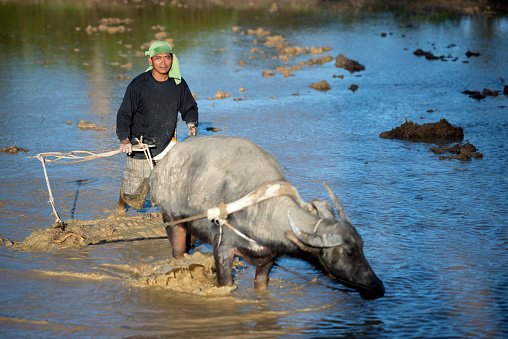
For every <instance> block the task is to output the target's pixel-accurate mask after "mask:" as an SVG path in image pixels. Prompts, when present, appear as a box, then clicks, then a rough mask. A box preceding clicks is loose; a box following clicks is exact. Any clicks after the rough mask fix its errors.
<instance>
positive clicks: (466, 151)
mask: <svg viewBox="0 0 508 339" xmlns="http://www.w3.org/2000/svg"><path fill="white" fill-rule="evenodd" d="M430 151H431V152H433V153H434V154H438V155H440V157H439V160H444V159H449V160H451V159H458V160H462V161H465V160H471V159H472V158H476V159H482V158H483V154H482V153H480V152H477V151H478V149H477V148H476V147H475V146H474V145H473V144H470V143H469V142H468V143H467V144H463V145H461V144H455V145H453V146H445V147H439V146H435V147H431V148H430ZM446 152H448V153H451V154H453V155H442V154H444V153H446Z"/></svg>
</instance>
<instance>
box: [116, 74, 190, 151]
mask: <svg viewBox="0 0 508 339" xmlns="http://www.w3.org/2000/svg"><path fill="white" fill-rule="evenodd" d="M178 112H180V115H181V116H182V120H184V121H185V122H186V123H189V122H195V123H196V126H197V123H198V106H197V104H196V101H195V100H194V98H193V97H192V93H191V91H190V89H189V86H188V85H187V83H186V82H185V80H184V79H182V81H181V82H180V84H178V85H177V84H176V83H175V80H174V79H172V78H169V79H168V80H166V81H163V82H159V81H157V80H155V79H154V77H153V76H152V72H144V73H142V74H140V75H138V76H137V77H136V78H134V79H133V80H132V81H131V83H130V84H129V86H128V87H127V90H126V91H125V96H124V98H123V101H122V104H121V105H120V109H119V110H118V113H117V116H116V134H117V136H118V138H119V139H120V140H125V139H129V140H130V142H131V143H132V144H133V145H135V144H137V141H136V138H138V139H140V138H141V136H143V142H144V143H146V144H149V145H155V147H153V148H151V153H152V156H156V155H157V154H159V153H160V152H162V151H163V150H164V148H165V147H166V146H167V145H168V144H169V142H170V141H171V138H172V137H173V134H174V132H175V127H176V122H177V118H178ZM132 156H134V157H135V158H144V157H145V156H144V154H143V152H133V154H132Z"/></svg>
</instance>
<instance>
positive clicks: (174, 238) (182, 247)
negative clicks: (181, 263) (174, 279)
mask: <svg viewBox="0 0 508 339" xmlns="http://www.w3.org/2000/svg"><path fill="white" fill-rule="evenodd" d="M162 218H163V220H164V222H173V221H175V218H174V217H173V216H172V215H167V214H166V213H164V214H163V215H162ZM166 233H167V234H168V239H169V242H170V244H171V247H172V249H173V258H175V259H183V255H184V253H185V252H186V251H187V230H186V229H185V228H184V227H183V226H181V225H175V226H167V227H166Z"/></svg>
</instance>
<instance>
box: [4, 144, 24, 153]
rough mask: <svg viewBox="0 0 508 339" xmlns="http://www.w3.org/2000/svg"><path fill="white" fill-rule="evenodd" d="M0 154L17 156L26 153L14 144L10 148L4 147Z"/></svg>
mask: <svg viewBox="0 0 508 339" xmlns="http://www.w3.org/2000/svg"><path fill="white" fill-rule="evenodd" d="M0 152H3V153H6V154H18V152H25V153H26V152H28V150H27V149H26V148H23V147H17V146H16V145H15V144H14V145H12V146H11V147H4V148H1V149H0Z"/></svg>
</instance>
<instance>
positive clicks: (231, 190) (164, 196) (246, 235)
mask: <svg viewBox="0 0 508 339" xmlns="http://www.w3.org/2000/svg"><path fill="white" fill-rule="evenodd" d="M271 183H282V184H284V183H285V184H287V185H289V183H287V180H286V177H285V175H284V173H283V171H282V169H281V167H280V165H279V164H278V162H277V161H276V160H275V158H274V157H273V156H272V155H271V154H269V153H267V152H266V151H265V150H263V149H262V148H260V147H259V146H257V145H256V144H255V143H253V142H251V141H249V140H247V139H244V138H239V137H228V136H199V137H190V138H187V139H185V140H184V141H182V142H179V143H177V144H176V145H175V146H174V147H173V148H172V149H171V150H170V152H169V153H168V155H167V156H166V157H165V158H163V159H162V160H161V161H160V162H159V163H158V164H157V166H155V168H154V170H153V171H152V174H151V178H150V189H151V194H152V198H153V199H154V201H155V202H156V203H157V205H158V206H159V208H160V211H161V212H162V214H163V217H164V220H165V221H168V222H170V221H177V220H180V219H184V218H188V217H192V216H196V215H200V214H203V213H204V212H206V211H207V210H208V209H210V208H212V207H217V206H219V205H221V203H226V204H228V203H230V202H234V201H236V200H238V199H240V198H242V197H244V196H246V195H247V194H249V193H250V192H252V191H254V190H255V189H257V188H259V187H263V186H264V187H272V188H273V187H274V186H273V185H271ZM267 185H268V186H267ZM289 186H290V185H289ZM291 187H292V186H291ZM293 189H294V188H293ZM327 189H328V190H329V193H330V195H331V197H332V200H333V202H334V204H335V207H336V209H337V211H338V212H339V216H340V220H337V218H336V217H335V214H334V211H333V207H332V206H331V205H330V204H329V203H328V202H326V201H323V200H314V201H313V202H312V203H310V204H306V203H305V202H303V201H302V200H301V199H300V197H299V195H298V194H297V192H296V195H293V196H288V195H284V196H279V197H274V198H269V199H265V200H263V201H261V202H259V203H257V204H255V205H253V206H251V207H247V208H245V209H243V210H240V211H238V212H234V213H232V214H229V215H228V216H227V223H228V226H229V225H230V226H231V227H234V228H235V229H236V230H233V229H231V228H229V227H220V226H219V225H218V223H217V222H214V221H213V220H209V219H208V218H202V219H199V220H195V221H191V222H186V223H182V224H179V225H177V226H175V227H168V228H167V231H168V238H169V241H170V242H171V245H172V248H173V255H174V257H175V258H181V257H183V254H184V253H185V252H186V251H188V250H189V248H190V245H191V244H192V242H193V240H194V239H196V238H197V239H199V240H201V241H205V242H208V243H210V244H211V245H212V247H213V254H214V258H215V264H216V270H217V281H218V285H219V286H229V285H232V284H233V278H232V261H233V257H234V256H235V255H239V256H241V257H243V258H244V259H245V260H246V261H247V262H249V263H250V264H252V265H255V266H256V275H255V282H254V287H255V288H257V289H265V288H267V284H268V275H269V273H270V270H271V268H272V266H273V264H274V259H275V257H276V256H281V255H288V256H293V257H299V258H303V259H305V260H307V261H309V262H310V263H312V264H313V265H315V266H316V267H318V268H319V269H321V270H322V271H323V272H325V273H326V274H327V275H329V276H330V277H331V278H333V279H335V280H336V281H338V282H340V283H342V284H343V285H345V286H347V287H350V288H354V289H356V290H357V291H359V292H360V294H361V296H362V297H363V298H364V299H375V298H379V297H382V296H383V295H384V286H383V283H382V282H381V280H380V279H378V277H377V276H376V274H375V273H374V271H373V270H372V268H371V267H370V265H369V263H368V262H367V260H366V258H365V256H364V254H363V240H362V238H361V237H360V235H359V234H358V232H357V231H356V229H355V228H354V227H353V226H352V225H351V221H350V219H349V217H348V216H347V214H346V213H345V211H344V209H343V208H342V205H341V203H340V201H339V200H338V199H337V197H336V196H335V194H334V193H333V192H332V191H331V189H329V188H328V187H327ZM295 191H296V190H295ZM256 194H257V193H256ZM222 206H224V205H222ZM218 220H219V221H220V220H222V219H220V218H218ZM216 221H217V220H216Z"/></svg>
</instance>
